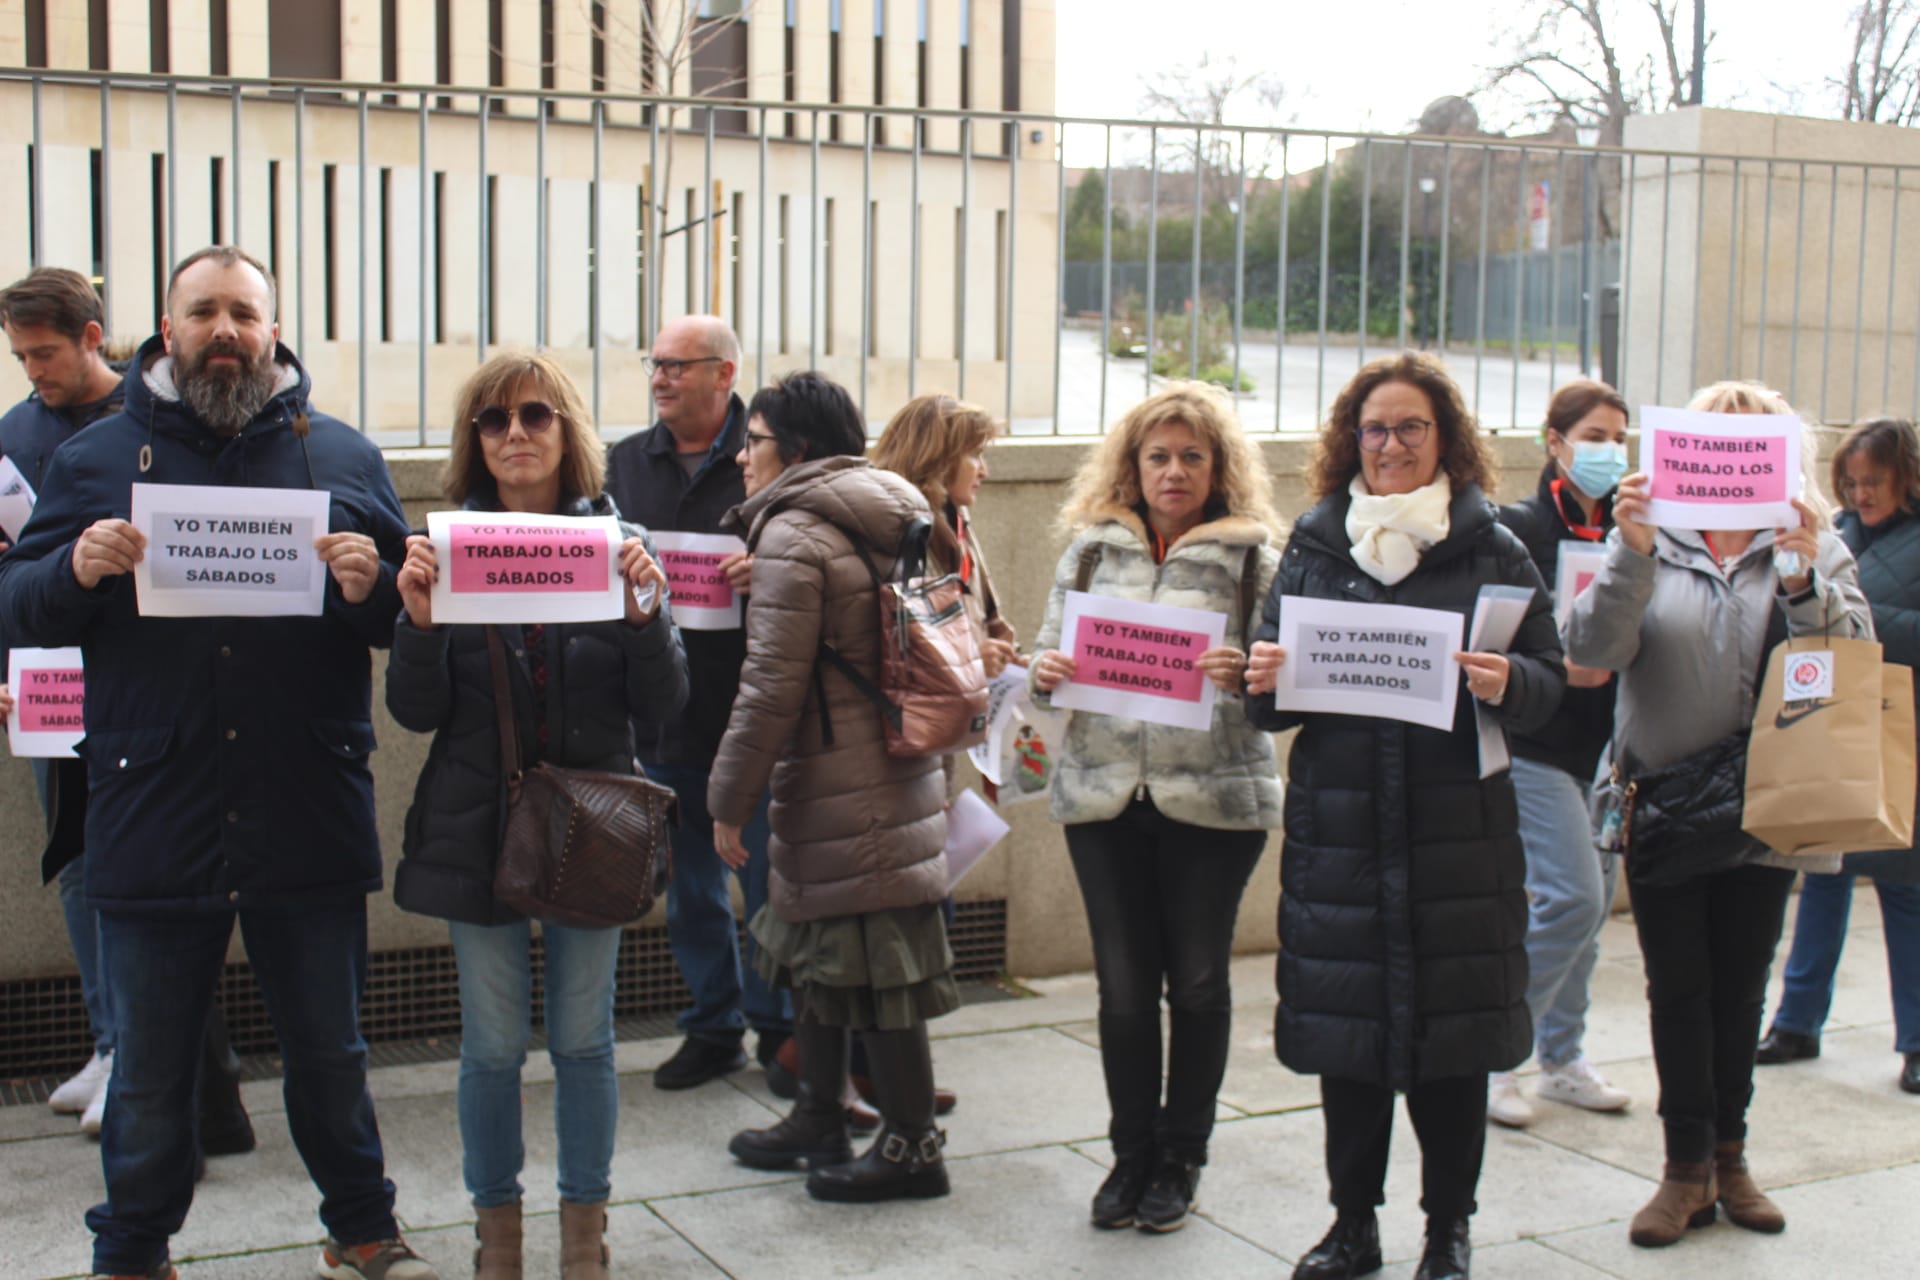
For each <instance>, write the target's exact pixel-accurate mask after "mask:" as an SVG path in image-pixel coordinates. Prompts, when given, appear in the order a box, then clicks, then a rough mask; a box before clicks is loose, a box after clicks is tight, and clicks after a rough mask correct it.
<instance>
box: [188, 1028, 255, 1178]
mask: <svg viewBox="0 0 1920 1280" xmlns="http://www.w3.org/2000/svg"><path fill="white" fill-rule="evenodd" d="M240 1070H241V1069H240V1058H239V1055H237V1054H235V1053H234V1051H233V1044H232V1042H231V1041H229V1040H228V1039H227V1020H226V1018H225V1017H224V1016H222V1015H221V1012H220V1006H219V1005H218V1004H215V1005H214V1006H213V1009H212V1011H211V1012H210V1013H209V1014H208V1015H207V1034H206V1039H205V1040H204V1041H203V1042H202V1045H201V1052H200V1150H201V1151H202V1152H203V1153H204V1154H206V1155H210V1156H237V1155H242V1154H244V1153H246V1152H248V1151H251V1150H253V1149H254V1147H255V1146H256V1145H257V1142H256V1140H255V1138H254V1136H253V1121H252V1120H251V1119H250V1118H249V1117H248V1116H247V1108H246V1105H245V1104H244V1103H242V1102H241V1101H240Z"/></svg>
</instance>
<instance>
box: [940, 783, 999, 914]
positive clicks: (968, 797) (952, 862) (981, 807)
mask: <svg viewBox="0 0 1920 1280" xmlns="http://www.w3.org/2000/svg"><path fill="white" fill-rule="evenodd" d="M1010 830H1012V828H1010V827H1009V826H1007V820H1006V819H1005V818H1002V817H1001V816H1000V815H999V814H998V813H995V812H994V810H993V806H992V805H990V804H988V803H987V802H986V801H985V800H982V799H981V798H980V793H979V792H978V791H974V790H972V789H968V790H966V791H962V792H961V793H960V794H959V795H958V796H956V797H955V798H954V801H953V804H952V806H951V807H950V808H949V809H948V810H947V847H946V855H947V892H949V893H951V892H953V887H954V886H955V885H957V884H959V883H960V881H961V879H962V878H963V877H965V876H966V874H967V872H969V871H971V870H973V869H974V867H976V866H978V865H979V862H980V859H982V858H984V857H986V856H987V852H988V851H989V850H990V849H992V848H993V846H995V845H997V844H999V843H1000V842H1001V841H1002V840H1004V839H1006V836H1007V832H1008V831H1010Z"/></svg>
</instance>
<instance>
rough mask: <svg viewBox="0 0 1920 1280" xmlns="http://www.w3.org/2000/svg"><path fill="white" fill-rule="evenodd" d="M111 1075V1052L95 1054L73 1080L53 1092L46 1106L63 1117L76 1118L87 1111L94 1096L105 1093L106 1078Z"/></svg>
mask: <svg viewBox="0 0 1920 1280" xmlns="http://www.w3.org/2000/svg"><path fill="white" fill-rule="evenodd" d="M112 1073H113V1052H112V1051H111V1050H109V1051H107V1052H106V1053H96V1054H94V1055H93V1060H92V1061H90V1062H88V1063H87V1065H86V1066H84V1067H82V1068H80V1070H79V1072H78V1074H76V1075H75V1076H74V1077H73V1079H71V1080H69V1081H67V1082H66V1083H65V1084H63V1085H61V1086H60V1087H59V1088H58V1089H55V1090H54V1091H53V1096H52V1097H50V1098H48V1099H47V1105H48V1106H50V1107H52V1108H53V1109H54V1110H55V1111H57V1112H59V1113H60V1114H61V1115H63V1116H77V1115H79V1114H80V1113H81V1112H83V1111H85V1110H86V1109H87V1106H88V1104H90V1103H91V1102H92V1101H93V1099H94V1095H96V1094H100V1093H105V1092H106V1089H107V1077H108V1076H109V1075H111V1074H112Z"/></svg>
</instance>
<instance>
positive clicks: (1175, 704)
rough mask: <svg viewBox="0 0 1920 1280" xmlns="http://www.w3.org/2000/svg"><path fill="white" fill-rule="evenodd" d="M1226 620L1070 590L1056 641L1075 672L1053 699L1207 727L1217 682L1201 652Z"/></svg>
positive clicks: (1062, 704) (1063, 704) (1215, 640)
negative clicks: (1201, 661) (1203, 662)
mask: <svg viewBox="0 0 1920 1280" xmlns="http://www.w3.org/2000/svg"><path fill="white" fill-rule="evenodd" d="M1226 625H1227V615H1226V614H1224V613H1214V612H1212V611H1211V610H1207V609H1186V608H1181V607H1179V606H1177V605H1164V604H1148V603H1145V602H1143V601H1138V600H1118V599H1115V598H1113V597H1111V596H1100V595H1092V594H1088V593H1085V592H1080V591H1069V592H1067V597H1066V603H1065V607H1064V608H1063V610H1062V611H1061V617H1060V641H1061V644H1060V647H1061V648H1062V650H1064V651H1065V652H1066V653H1067V655H1068V656H1069V657H1071V658H1072V659H1073V663H1074V672H1073V678H1072V679H1071V680H1068V681H1066V682H1065V683H1063V684H1061V685H1060V686H1059V687H1058V688H1056V689H1055V690H1054V691H1053V694H1052V697H1051V699H1050V701H1051V702H1052V703H1053V705H1054V706H1055V707H1057V708H1061V709H1063V710H1071V711H1097V712H1101V713H1103V714H1106V715H1114V716H1126V717H1129V718H1131V719H1135V720H1148V721H1152V722H1153V723H1155V724H1166V725H1173V726H1176V727H1178V728H1182V729H1200V730H1204V729H1207V728H1209V727H1211V726H1212V724H1213V703H1214V697H1215V688H1214V684H1213V682H1212V681H1211V680H1208V679H1207V678H1206V675H1205V674H1204V673H1203V672H1202V671H1201V670H1200V665H1199V659H1200V655H1201V654H1203V653H1205V652H1206V651H1207V650H1209V649H1215V648H1219V647H1220V645H1221V644H1222V642H1223V641H1222V637H1223V636H1224V635H1225V634H1226Z"/></svg>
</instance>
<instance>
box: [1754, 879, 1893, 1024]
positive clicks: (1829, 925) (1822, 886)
mask: <svg viewBox="0 0 1920 1280" xmlns="http://www.w3.org/2000/svg"><path fill="white" fill-rule="evenodd" d="M1854 880H1855V877H1854V876H1852V875H1848V874H1846V873H1844V872H1843V873H1841V874H1839V875H1830V876H1826V875H1809V876H1807V877H1806V879H1805V880H1804V881H1803V882H1802V883H1801V885H1800V910H1799V914H1797V915H1796V916H1794V923H1793V949H1792V950H1790V951H1789V952H1787V973H1786V993H1785V994H1784V995H1782V996H1781V998H1780V1011H1779V1012H1778V1013H1776V1014H1774V1016H1773V1025H1774V1026H1776V1027H1779V1028H1780V1029H1781V1030H1783V1031H1796V1032H1798V1033H1800V1034H1801V1035H1803V1036H1817V1035H1819V1034H1820V1028H1821V1027H1823V1026H1825V1025H1826V1022H1827V1010H1828V1008H1829V1007H1830V1006H1831V1005H1832V1004H1833V975H1834V971H1835V970H1836V969H1838V968H1839V967H1840V949H1841V947H1842V946H1844V945H1845V944H1846V940H1847V916H1848V914H1849V913H1850V912H1851V911H1852V909H1853V886H1854ZM1873 887H1874V889H1875V890H1877V891H1878V892H1879V894H1880V922H1881V924H1882V925H1883V926H1884V927H1885V929H1886V935H1887V972H1888V976H1889V978H1890V979H1891V981H1892V986H1893V1034H1894V1044H1893V1047H1894V1052H1896V1053H1920V884H1902V883H1900V882H1898V881H1892V880H1875V881H1874V882H1873Z"/></svg>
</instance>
